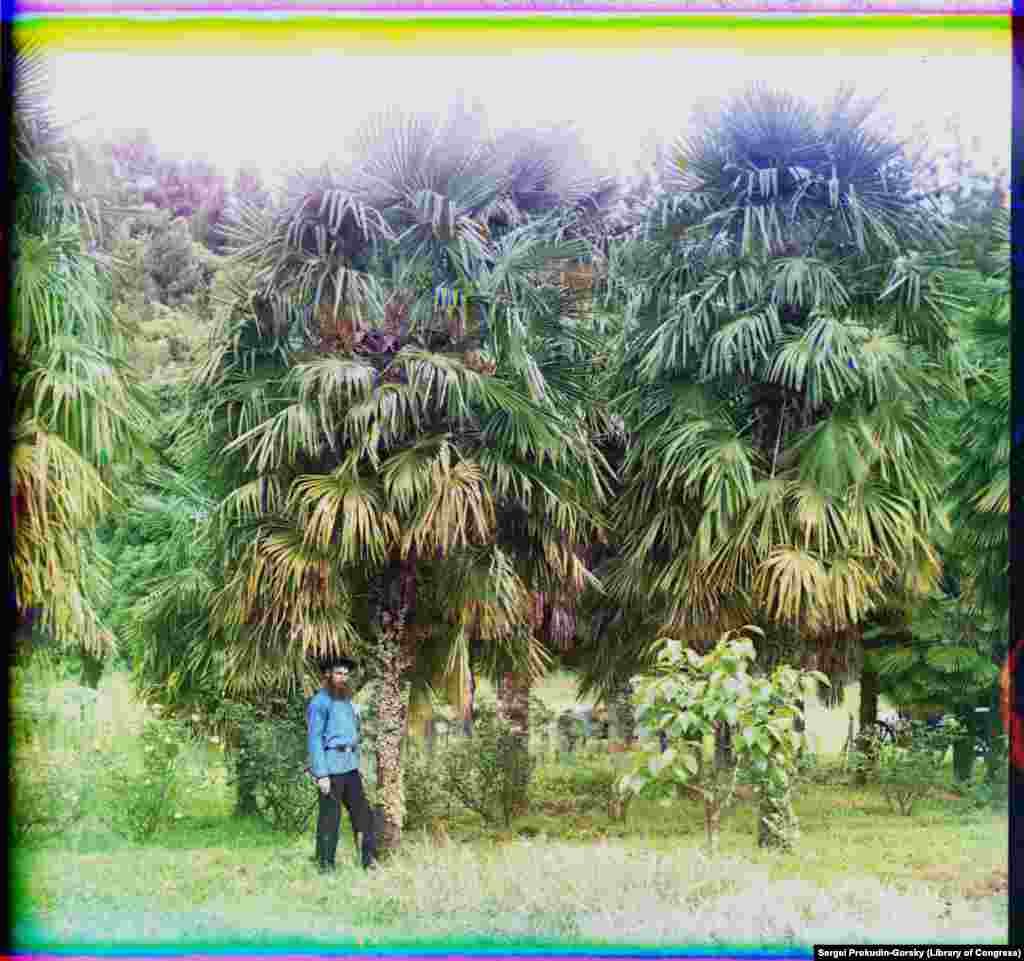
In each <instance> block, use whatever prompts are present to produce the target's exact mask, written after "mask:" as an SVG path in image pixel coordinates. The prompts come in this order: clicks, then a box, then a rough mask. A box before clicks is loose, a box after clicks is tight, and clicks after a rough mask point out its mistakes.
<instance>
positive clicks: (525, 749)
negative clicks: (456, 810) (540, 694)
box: [498, 671, 533, 811]
mask: <svg viewBox="0 0 1024 961" xmlns="http://www.w3.org/2000/svg"><path fill="white" fill-rule="evenodd" d="M532 683H533V682H532V680H531V678H530V675H529V674H527V673H526V672H525V671H508V672H506V673H505V674H503V675H502V679H501V689H500V691H499V692H498V711H499V713H500V714H501V717H502V718H503V719H504V720H505V721H506V722H507V723H508V725H509V727H510V728H511V729H512V740H511V745H510V748H509V749H510V750H512V751H515V752H516V753H517V754H519V755H520V757H519V758H508V759H507V763H509V764H510V765H512V766H513V768H512V769H513V770H514V771H517V772H520V780H522V778H524V777H526V778H528V776H529V774H528V772H529V765H528V763H527V758H526V755H528V754H529V751H530V688H531V686H532ZM517 788H518V789H519V793H518V794H517V797H518V803H517V804H516V805H515V807H516V808H517V809H518V810H520V811H521V810H522V809H523V808H524V807H525V804H526V788H527V785H526V783H525V782H523V783H520V784H517Z"/></svg>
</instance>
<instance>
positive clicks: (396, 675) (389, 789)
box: [377, 618, 409, 860]
mask: <svg viewBox="0 0 1024 961" xmlns="http://www.w3.org/2000/svg"><path fill="white" fill-rule="evenodd" d="M402 628H403V625H402V618H400V619H399V621H398V624H397V625H388V626H387V627H385V628H384V630H382V631H381V633H380V637H379V642H378V657H379V658H380V667H381V672H380V673H381V678H380V703H379V704H378V707H377V718H378V725H379V729H378V734H377V804H378V806H379V807H380V808H381V815H382V816H381V825H380V837H379V838H378V839H377V844H378V853H379V856H380V858H381V860H383V859H385V858H386V857H387V856H388V855H390V854H392V853H394V851H396V850H397V849H398V847H399V845H400V844H401V842H402V824H403V822H404V820H405V795H404V792H403V790H402V738H403V736H404V735H405V730H406V722H407V718H408V713H409V706H408V701H407V697H406V690H405V674H406V668H407V660H408V658H407V655H406V653H405V651H404V649H403V641H404V637H403V633H404V632H403V629H402Z"/></svg>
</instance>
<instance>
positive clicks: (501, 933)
mask: <svg viewBox="0 0 1024 961" xmlns="http://www.w3.org/2000/svg"><path fill="white" fill-rule="evenodd" d="M571 687H572V685H571V679H568V678H567V677H566V676H556V677H554V678H550V679H548V680H547V681H545V682H544V683H543V684H542V685H540V695H541V696H542V697H544V698H545V699H548V698H550V701H549V703H551V704H552V706H553V707H557V706H559V705H560V703H564V702H560V701H559V700H558V698H565V697H570V698H571V694H572V690H571ZM854 694H855V692H854ZM126 695H128V690H127V687H126V686H125V679H124V678H118V677H114V678H108V679H106V680H105V682H104V685H103V688H102V691H101V698H100V701H99V702H98V704H97V712H101V711H103V710H109V711H111V714H110V717H111V718H112V720H113V721H114V729H113V730H112V731H111V732H110V736H109V740H107V741H102V740H101V741H100V742H99V750H100V753H99V754H97V755H95V757H97V758H99V759H100V760H101V761H102V759H103V757H105V756H106V752H118V751H120V752H124V751H130V750H132V746H133V743H134V742H133V741H132V740H131V732H132V731H133V730H134V729H135V728H136V726H137V724H138V723H139V721H140V720H141V718H142V712H141V710H140V709H139V708H138V706H137V705H134V704H133V703H132V702H131V701H130V696H128V700H127V701H125V697H126ZM849 696H850V695H849V694H848V698H849ZM118 699H121V704H120V707H111V705H112V704H113V703H114V702H116V701H117V700H118ZM552 702H553V703H552ZM851 709H854V710H855V707H853V708H851V707H850V701H849V700H847V703H846V705H845V706H844V708H842V709H841V710H839V711H836V712H831V714H835V715H837V716H838V723H835V722H832V721H831V720H830V712H824V711H818V710H816V706H814V705H812V706H811V713H810V718H809V726H810V727H811V728H812V731H813V732H814V733H815V734H817V735H818V736H819V737H821V738H822V742H823V743H826V744H830V745H833V744H838V745H839V746H841V744H842V740H843V739H844V738H845V716H846V711H847V710H851ZM92 746H93V747H95V746H96V744H95V743H93V744H92ZM220 758H221V756H220V754H219V752H218V751H217V749H216V748H214V747H212V746H206V747H203V748H196V749H194V750H192V751H191V752H190V755H189V765H188V767H189V769H190V770H189V771H187V772H186V774H187V777H186V783H187V784H188V785H189V788H188V791H187V795H186V797H184V798H183V799H182V801H181V804H180V805H179V808H180V810H179V813H180V814H181V817H180V818H178V819H177V820H176V821H175V822H174V823H173V824H172V825H171V826H169V827H168V828H167V829H165V830H164V831H163V832H162V833H160V834H159V835H157V836H156V837H155V838H153V839H152V841H151V842H150V843H149V844H147V845H145V846H139V845H135V844H132V843H129V842H127V841H125V840H123V839H121V838H120V837H118V836H116V835H114V834H112V833H111V831H110V830H109V828H108V827H105V826H104V823H103V820H102V818H101V817H99V812H98V811H95V810H93V811H89V812H87V815H86V816H85V817H83V819H82V821H81V822H80V823H79V824H77V825H76V826H75V827H74V829H73V830H72V831H71V832H70V833H69V835H68V836H67V837H66V838H64V839H62V840H60V841H51V842H48V843H46V844H44V845H42V846H39V847H35V848H30V849H20V850H19V849H16V850H14V851H13V862H12V866H13V868H14V873H13V879H14V882H15V883H14V894H15V900H14V904H15V908H16V913H15V928H14V936H15V938H16V939H17V940H18V943H19V946H20V947H22V948H23V949H25V950H29V949H34V950H44V949H46V948H47V947H49V948H59V947H64V948H67V947H69V946H75V947H80V946H84V945H104V944H108V945H109V944H117V945H118V946H119V947H124V946H127V945H129V944H136V945H140V946H153V945H155V944H157V943H160V944H168V945H173V946H174V947H175V949H179V948H181V947H182V945H196V946H201V945H221V946H228V945H238V944H240V943H244V944H246V945H249V946H257V945H262V946H264V947H273V948H274V949H275V950H284V949H285V948H287V949H289V950H291V949H293V948H295V947H297V946H301V945H302V944H309V945H310V946H313V947H317V946H319V947H323V946H324V945H326V944H336V945H340V944H346V945H356V946H358V945H360V944H361V945H363V946H368V947H375V946H376V947H382V946H390V947H394V946H396V945H398V944H400V943H402V942H403V941H407V940H410V939H415V940H416V941H417V943H418V944H419V945H421V946H422V945H424V944H425V943H426V942H429V941H438V942H444V943H446V944H448V945H451V944H452V943H454V942H457V943H458V944H459V945H460V946H465V945H466V944H467V943H468V942H470V941H472V940H473V939H480V938H483V939H484V940H485V941H486V942H487V943H488V944H505V945H512V944H514V945H516V946H518V947H522V946H524V945H526V944H531V943H537V944H551V943H553V942H557V943H559V944H563V945H564V944H575V945H595V946H599V945H602V944H604V945H608V944H623V945H625V944H629V945H634V946H639V945H647V946H653V945H671V944H676V945H678V944H682V943H691V944H692V943H709V944H711V943H717V944H733V945H739V944H760V945H769V944H776V945H784V944H801V945H809V944H812V943H814V942H815V941H817V942H823V941H832V942H844V941H845V942H857V941H859V942H862V943H864V942H871V941H874V942H891V941H894V940H895V941H931V942H957V941H960V942H979V943H986V942H988V943H999V942H1002V943H1005V937H1006V894H1005V891H1006V886H1005V885H1006V869H1007V819H1006V815H1005V812H1004V811H994V810H992V809H983V810H978V809H975V808H973V807H972V806H971V805H970V804H969V803H968V802H967V801H966V800H964V799H959V798H957V797H956V796H955V795H953V794H948V793H947V794H946V795H945V796H941V797H937V798H935V799H933V800H931V801H929V802H927V803H925V804H923V805H922V806H921V807H920V809H919V810H917V811H915V814H914V816H913V817H910V818H905V817H901V816H899V815H895V814H893V813H892V812H891V811H889V810H888V808H887V807H886V805H885V803H884V801H883V800H882V799H881V797H880V796H879V795H878V793H877V792H876V791H875V790H874V789H863V790H855V789H853V788H851V787H849V786H848V785H846V784H843V783H833V784H831V785H819V784H812V785H808V786H807V787H806V788H805V789H804V790H803V791H802V793H801V794H800V795H799V796H798V799H797V802H796V810H797V814H798V816H799V818H800V822H801V828H802V832H803V837H802V840H801V843H800V846H799V847H798V848H797V850H796V851H795V852H793V853H792V854H788V855H777V854H770V853H765V852H762V851H759V850H758V849H757V847H756V844H755V812H754V809H753V807H752V804H751V803H750V802H744V803H741V804H740V805H739V806H738V807H737V808H735V809H734V810H732V811H731V812H729V813H728V814H727V816H726V818H725V821H724V824H723V836H722V851H721V855H720V857H719V858H718V859H717V860H715V861H709V860H708V859H707V858H706V856H705V855H704V853H703V851H702V841H703V824H702V813H701V811H700V810H699V809H698V807H697V806H696V805H694V804H693V803H692V802H688V801H685V802H683V801H673V802H672V803H670V804H668V805H667V806H661V805H659V804H657V803H653V802H651V803H643V802H635V803H634V805H633V807H632V808H631V810H630V814H629V819H628V821H627V823H626V824H624V825H623V824H621V823H617V822H613V821H611V820H610V819H609V817H608V816H607V814H606V813H605V812H603V811H599V810H595V809H592V808H587V807H586V806H585V805H583V804H582V803H581V801H580V798H579V797H577V796H570V797H557V798H555V797H551V796H545V795H544V794H543V793H538V795H537V796H536V797H535V798H534V802H533V806H532V809H531V811H530V812H529V813H528V814H526V815H524V817H522V818H520V819H519V820H517V821H516V822H515V823H514V824H513V825H512V829H511V830H499V829H486V828H485V827H484V826H483V825H482V824H481V822H480V821H479V819H478V818H477V817H476V816H475V815H465V816H456V817H454V818H453V819H452V820H451V821H450V822H448V823H447V840H444V838H443V837H442V836H441V835H439V834H436V833H435V835H434V837H435V838H436V840H432V839H431V837H430V836H428V835H425V834H421V833H416V834H409V835H407V838H406V843H405V845H404V847H403V850H402V851H401V852H400V854H399V855H398V856H397V857H396V858H394V859H393V860H392V861H390V862H389V863H388V864H387V865H386V866H385V867H384V868H383V869H382V870H380V871H379V872H375V873H372V874H370V875H366V874H364V873H363V872H362V871H361V870H359V869H358V868H357V867H356V864H355V852H354V849H353V848H352V845H351V835H347V836H346V832H345V829H343V831H342V842H341V844H342V846H341V849H340V850H341V855H342V856H341V860H342V862H343V863H342V865H341V868H340V871H339V873H338V874H337V875H336V876H335V877H333V878H330V879H326V880H325V879H323V878H321V877H320V876H319V875H317V874H316V872H315V870H314V867H313V865H312V863H311V860H310V856H311V854H312V847H313V839H312V834H311V832H309V833H307V834H306V835H303V836H300V837H298V838H289V837H286V836H283V835H279V834H275V833H274V832H273V831H271V830H270V829H269V828H267V827H266V826H265V825H263V824H260V823H259V822H256V821H252V820H239V819H234V818H232V817H231V816H230V811H231V801H232V798H231V792H230V788H229V786H228V785H227V783H226V781H225V777H224V771H223V765H222V764H221V763H220ZM615 760H616V762H617V763H619V764H623V763H626V759H625V758H624V757H622V756H618V757H616V758H615ZM67 763H68V764H74V763H75V759H74V755H73V754H69V755H67ZM578 763H580V764H586V763H590V762H588V760H587V757H586V753H584V754H582V755H580V756H579V758H578ZM545 770H550V768H547V769H545ZM201 775H206V777H205V780H204V779H202V778H201ZM543 777H544V770H542V771H541V772H539V774H538V781H539V782H542V781H543ZM570 793H572V792H570Z"/></svg>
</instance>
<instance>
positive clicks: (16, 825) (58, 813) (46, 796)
mask: <svg viewBox="0 0 1024 961" xmlns="http://www.w3.org/2000/svg"><path fill="white" fill-rule="evenodd" d="M94 773H95V770H94V766H93V765H92V764H90V763H82V764H76V765H74V766H72V765H68V764H65V763H63V761H62V760H60V759H59V758H55V757H52V756H48V755H47V754H45V753H44V752H42V751H25V752H18V762H17V763H16V764H10V765H8V768H7V778H8V796H9V797H10V807H9V821H8V824H9V833H10V843H11V845H12V846H16V845H24V846H28V845H34V844H40V843H42V842H44V841H46V840H48V839H50V838H53V837H58V836H60V835H62V834H64V832H65V831H67V830H68V829H69V828H71V827H72V826H73V825H75V824H77V823H78V822H79V821H80V820H81V819H82V815H83V813H84V811H85V810H86V808H87V807H88V803H89V798H90V796H91V794H92V790H93V785H94V783H95V782H94Z"/></svg>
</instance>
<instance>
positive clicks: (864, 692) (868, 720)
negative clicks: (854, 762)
mask: <svg viewBox="0 0 1024 961" xmlns="http://www.w3.org/2000/svg"><path fill="white" fill-rule="evenodd" d="M879 690H880V688H879V678H878V675H877V674H876V673H875V672H874V671H869V670H867V668H865V669H864V670H863V671H861V675H860V734H859V740H860V750H862V751H864V752H865V753H866V754H867V756H868V757H869V758H870V759H872V760H873V759H874V755H875V753H876V752H875V750H874V748H873V746H872V743H871V741H870V740H869V739H868V735H870V734H872V733H874V731H875V725H876V724H877V723H878V695H879ZM867 780H868V772H867V770H866V769H865V768H860V769H859V770H858V771H857V776H856V782H857V784H861V785H863V784H867Z"/></svg>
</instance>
